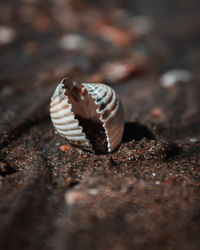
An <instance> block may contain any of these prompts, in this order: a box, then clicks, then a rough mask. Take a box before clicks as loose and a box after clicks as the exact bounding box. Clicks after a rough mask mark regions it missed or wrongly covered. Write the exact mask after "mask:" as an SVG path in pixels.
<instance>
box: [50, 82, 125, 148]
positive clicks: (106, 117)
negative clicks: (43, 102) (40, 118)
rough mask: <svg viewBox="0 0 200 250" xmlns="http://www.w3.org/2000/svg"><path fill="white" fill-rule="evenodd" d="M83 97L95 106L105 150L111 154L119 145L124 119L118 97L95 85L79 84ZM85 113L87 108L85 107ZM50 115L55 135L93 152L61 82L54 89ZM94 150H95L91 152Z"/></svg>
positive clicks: (110, 91)
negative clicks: (102, 130)
mask: <svg viewBox="0 0 200 250" xmlns="http://www.w3.org/2000/svg"><path fill="white" fill-rule="evenodd" d="M80 88H81V90H82V93H84V92H87V93H88V95H89V97H90V98H91V101H93V102H94V104H95V105H96V107H97V108H96V113H97V117H98V119H99V122H100V123H101V124H102V126H103V128H104V130H105V135H106V141H107V150H108V152H112V151H113V150H114V149H116V148H117V147H118V145H119V144H120V142H121V139H122V135H123V130H124V116H123V110H122V105H121V102H120V99H119V97H118V95H117V94H116V93H115V91H114V90H113V89H112V88H110V87H109V86H107V85H105V84H102V83H98V84H91V83H82V84H81V85H80ZM85 108H86V110H87V108H88V109H89V107H85ZM50 115H51V120H52V122H53V124H54V127H55V128H56V130H57V131H58V133H59V134H60V135H61V136H63V137H65V138H66V139H67V140H69V142H70V143H72V144H75V145H79V146H83V147H85V148H87V149H92V148H93V146H92V145H91V143H90V141H89V140H88V138H87V135H86V134H85V133H84V131H83V128H82V127H81V126H80V125H79V121H78V119H76V118H75V114H74V113H73V111H72V104H71V103H70V102H69V97H68V96H67V95H66V92H65V89H64V86H63V84H62V82H61V83H60V84H59V85H58V86H57V88H56V90H55V92H54V95H53V96H52V98H51V104H50ZM94 150H95V148H94Z"/></svg>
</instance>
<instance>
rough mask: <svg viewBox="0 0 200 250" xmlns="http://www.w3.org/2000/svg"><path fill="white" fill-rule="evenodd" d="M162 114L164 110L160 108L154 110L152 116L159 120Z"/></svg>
mask: <svg viewBox="0 0 200 250" xmlns="http://www.w3.org/2000/svg"><path fill="white" fill-rule="evenodd" d="M161 114H162V110H161V109H159V108H155V109H153V110H152V116H153V117H155V118H157V117H159V116H160V115H161Z"/></svg>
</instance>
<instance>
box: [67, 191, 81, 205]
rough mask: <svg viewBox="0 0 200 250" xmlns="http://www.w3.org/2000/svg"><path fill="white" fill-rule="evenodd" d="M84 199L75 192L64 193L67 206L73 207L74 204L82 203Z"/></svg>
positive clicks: (78, 192)
mask: <svg viewBox="0 0 200 250" xmlns="http://www.w3.org/2000/svg"><path fill="white" fill-rule="evenodd" d="M84 198H85V195H84V194H83V193H82V192H80V191H76V190H72V191H68V192H66V193H65V201H66V203H67V204H68V205H73V204H74V203H76V202H80V201H81V202H82V201H83V200H84Z"/></svg>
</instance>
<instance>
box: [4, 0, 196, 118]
mask: <svg viewBox="0 0 200 250" xmlns="http://www.w3.org/2000/svg"><path fill="white" fill-rule="evenodd" d="M199 5H200V4H199V1H195V0H191V1H189V0H176V1H175V0H174V1H172V0H170V1H167V2H166V1H164V0H155V1H148V2H147V1H143V0H141V1H128V0H126V1H119V0H118V1H117V0H116V1H109V2H108V1H103V0H102V1H89V0H86V1H82V0H68V1H67V0H57V1H46V0H45V1H42V2H41V1H37V0H21V1H1V3H0V11H1V15H0V53H1V62H0V71H1V76H0V83H1V95H9V93H10V94H11V92H15V91H16V92H18V91H22V92H23V91H26V90H28V89H39V88H49V87H55V85H56V84H57V83H58V82H59V81H60V80H61V79H62V78H63V77H65V76H69V77H71V78H72V79H73V80H78V81H85V82H86V81H89V82H105V83H108V84H110V85H114V86H116V89H117V91H119V92H120V93H121V92H122V99H124V100H123V102H124V105H125V106H127V108H129V109H130V105H129V104H128V103H126V100H125V99H127V98H124V97H123V93H124V92H126V93H128V92H129V88H130V84H131V89H132V88H134V83H135V84H136V85H140V86H139V88H141V89H140V92H141V91H142V92H145V94H144V93H143V94H142V95H144V96H143V97H144V98H146V95H148V93H149V95H151V96H152V93H151V91H152V90H150V88H151V87H155V86H156V87H157V88H159V87H163V86H164V87H165V88H169V87H171V86H172V85H174V83H172V82H174V81H175V82H177V81H183V82H188V81H190V80H191V77H192V76H193V74H195V77H197V78H198V79H199V73H198V69H199V63H200V59H199V55H200V51H199V39H200V37H199V32H198V30H199V9H200V8H199V7H200V6H199ZM174 69H175V70H178V71H172V72H171V71H170V70H174ZM179 70H182V71H179ZM168 71H170V72H168ZM166 72H168V73H169V74H168V75H164V78H162V75H163V74H164V73H166ZM170 77H171V78H170ZM177 79H178V80H177ZM171 81H172V82H171ZM125 82H126V85H124V83H125ZM153 83H154V84H155V83H156V85H153ZM120 84H121V85H120ZM118 86H120V87H118ZM147 86H148V87H147ZM146 87H147V88H146ZM137 88H138V87H137ZM126 93H125V94H126ZM138 98H139V99H140V100H139V101H140V102H142V106H143V108H144V109H143V110H142V113H144V112H146V111H148V112H147V113H149V110H147V109H146V108H148V107H149V103H148V104H147V102H146V104H145V101H144V100H143V101H142V98H141V96H140V97H139V96H138V94H137V97H136V99H138ZM149 98H151V97H149ZM135 101H136V102H137V100H135ZM159 101H160V100H159ZM152 102H155V101H154V100H152ZM152 105H153V106H155V108H156V110H155V113H157V112H156V111H158V113H159V112H160V108H164V107H157V106H158V104H157V103H152ZM159 106H162V103H159ZM157 108H158V109H157ZM131 112H132V110H131ZM152 112H154V111H152ZM166 112H167V110H166ZM140 115H141V116H142V117H143V116H144V115H143V114H137V116H138V117H140ZM155 115H156V114H155ZM126 116H127V119H131V120H132V119H136V118H137V119H138V117H135V116H136V114H134V113H132V114H130V115H128V114H126ZM145 116H146V115H145ZM144 119H146V120H149V119H150V118H149V117H144ZM160 119H161V120H164V117H162V118H160Z"/></svg>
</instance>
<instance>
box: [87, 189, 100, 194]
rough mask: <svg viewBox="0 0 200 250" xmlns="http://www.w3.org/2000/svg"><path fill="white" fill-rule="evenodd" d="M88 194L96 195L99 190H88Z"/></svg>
mask: <svg viewBox="0 0 200 250" xmlns="http://www.w3.org/2000/svg"><path fill="white" fill-rule="evenodd" d="M88 193H89V194H92V195H97V194H98V193H99V190H98V189H97V188H90V189H88Z"/></svg>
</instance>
